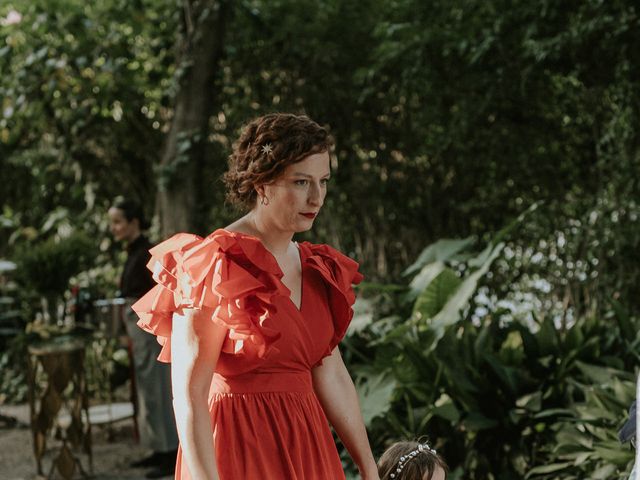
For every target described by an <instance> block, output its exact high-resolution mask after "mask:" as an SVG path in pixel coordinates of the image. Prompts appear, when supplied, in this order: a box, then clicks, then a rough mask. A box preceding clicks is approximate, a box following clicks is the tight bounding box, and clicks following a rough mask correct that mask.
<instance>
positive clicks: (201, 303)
mask: <svg viewBox="0 0 640 480" xmlns="http://www.w3.org/2000/svg"><path fill="white" fill-rule="evenodd" d="M260 247H261V245H260V244H259V241H258V240H257V239H254V238H250V237H243V236H235V235H233V234H231V233H230V232H226V231H224V230H217V231H215V232H213V233H212V234H211V235H209V236H208V237H206V238H202V237H199V236H197V235H192V234H187V233H179V234H177V235H174V236H173V237H171V238H170V239H168V240H166V241H164V242H162V243H160V244H159V245H157V246H156V247H154V248H152V249H151V250H150V253H151V259H150V260H149V263H148V264H147V267H148V268H149V269H150V270H151V271H152V272H153V278H154V280H155V281H156V282H157V285H156V286H155V287H153V288H152V289H151V290H150V291H149V292H148V293H147V294H146V295H144V296H143V297H142V298H140V300H138V301H137V302H136V303H135V304H134V305H133V307H132V308H133V310H134V311H135V312H136V314H137V315H138V317H139V321H138V326H139V327H140V328H142V329H143V330H145V331H147V332H149V333H152V334H154V335H156V336H157V337H158V342H159V343H160V344H161V345H162V347H163V348H162V351H161V352H160V355H159V356H158V360H160V361H163V362H170V361H171V326H172V322H173V314H174V312H177V311H180V310H181V309H183V308H193V309H197V310H200V311H201V315H200V316H199V319H198V321H206V320H211V321H214V322H216V323H218V324H220V325H223V326H225V327H227V328H228V329H229V332H228V335H227V339H226V340H225V343H224V345H223V347H222V350H223V351H224V352H227V353H236V354H244V353H246V349H247V347H249V348H250V349H251V350H252V354H255V355H257V356H258V357H260V358H262V357H264V356H266V355H267V354H268V353H269V351H270V350H271V349H272V348H274V347H273V343H274V342H275V341H276V340H277V339H278V338H279V336H280V334H279V333H278V332H277V331H276V330H275V329H273V328H271V327H270V324H271V318H272V316H273V315H274V314H275V306H274V302H273V297H274V296H276V295H283V294H288V292H286V291H283V285H282V283H281V281H280V278H281V277H282V272H281V271H280V268H279V267H278V265H277V262H276V261H275V258H269V257H268V256H267V255H265V254H264V251H261V250H260Z"/></svg>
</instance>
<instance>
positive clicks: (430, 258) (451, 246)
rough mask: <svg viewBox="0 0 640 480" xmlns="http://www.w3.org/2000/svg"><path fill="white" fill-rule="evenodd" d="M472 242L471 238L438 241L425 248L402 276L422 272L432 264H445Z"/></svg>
mask: <svg viewBox="0 0 640 480" xmlns="http://www.w3.org/2000/svg"><path fill="white" fill-rule="evenodd" d="M473 241H474V239H473V238H472V237H469V238H464V239H441V240H438V241H437V242H435V243H432V244H431V245H429V246H428V247H427V248H425V249H424V250H423V251H422V253H420V255H419V256H418V259H417V260H416V261H415V262H414V263H413V264H412V265H411V266H409V267H408V268H407V269H406V270H405V271H404V272H403V275H411V274H412V273H415V272H417V271H418V270H422V269H423V267H424V266H425V265H428V264H431V263H434V262H445V261H447V260H449V259H450V258H451V257H453V256H454V255H455V254H456V253H458V252H460V251H462V250H464V249H465V248H467V247H469V246H470V245H472V244H473Z"/></svg>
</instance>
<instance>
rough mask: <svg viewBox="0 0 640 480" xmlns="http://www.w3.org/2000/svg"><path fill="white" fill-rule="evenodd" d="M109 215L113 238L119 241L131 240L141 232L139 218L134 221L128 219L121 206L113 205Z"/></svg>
mask: <svg viewBox="0 0 640 480" xmlns="http://www.w3.org/2000/svg"><path fill="white" fill-rule="evenodd" d="M108 215H109V230H111V234H112V235H113V238H115V239H116V241H118V242H129V241H131V240H135V238H136V236H138V235H139V233H140V227H139V224H138V220H137V219H135V218H134V219H133V220H132V221H129V220H127V217H125V216H124V212H123V211H122V210H120V209H119V208H115V207H111V208H110V209H109V212H108Z"/></svg>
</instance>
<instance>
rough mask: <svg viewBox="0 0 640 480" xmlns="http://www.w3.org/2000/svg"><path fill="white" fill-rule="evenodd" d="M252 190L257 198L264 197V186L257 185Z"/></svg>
mask: <svg viewBox="0 0 640 480" xmlns="http://www.w3.org/2000/svg"><path fill="white" fill-rule="evenodd" d="M254 188H255V191H256V193H257V194H258V198H261V197H264V185H258V186H256V187H254Z"/></svg>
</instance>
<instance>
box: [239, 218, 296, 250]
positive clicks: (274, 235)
mask: <svg viewBox="0 0 640 480" xmlns="http://www.w3.org/2000/svg"><path fill="white" fill-rule="evenodd" d="M238 223H240V225H242V226H244V227H246V228H248V229H249V230H251V231H250V232H246V233H249V234H251V235H254V236H256V237H258V238H259V239H260V240H261V241H262V243H263V244H264V246H265V247H266V248H267V249H268V250H269V251H270V252H271V253H273V254H274V255H275V256H279V255H285V254H286V253H287V252H288V250H289V247H290V245H291V240H292V238H293V232H289V231H283V230H280V229H278V227H277V226H275V225H273V224H272V223H271V222H269V221H268V219H266V218H264V217H262V216H261V215H257V214H256V212H255V211H252V212H249V213H248V214H247V215H245V216H244V217H242V218H241V219H240V220H239V222H238Z"/></svg>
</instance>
